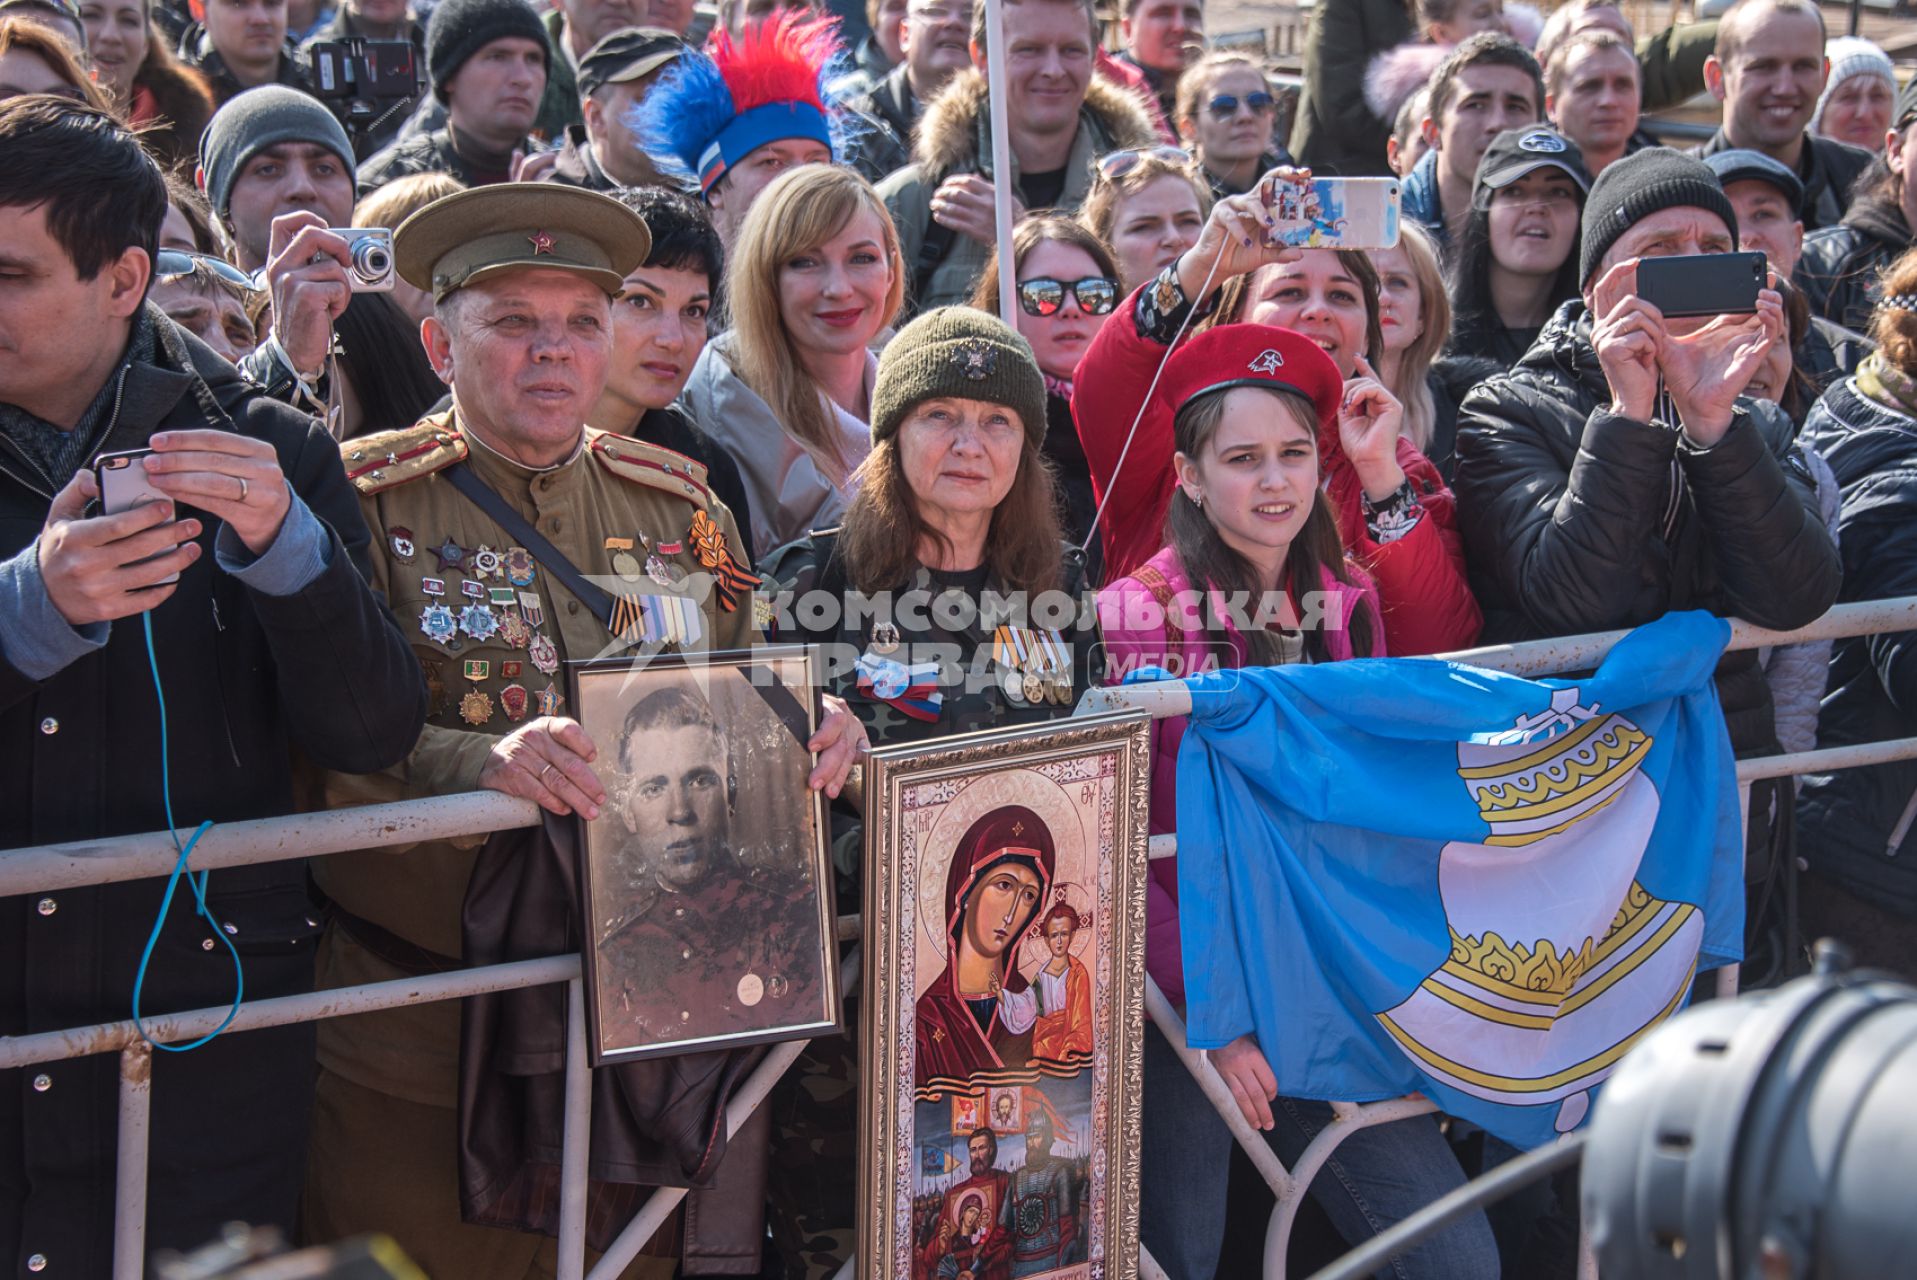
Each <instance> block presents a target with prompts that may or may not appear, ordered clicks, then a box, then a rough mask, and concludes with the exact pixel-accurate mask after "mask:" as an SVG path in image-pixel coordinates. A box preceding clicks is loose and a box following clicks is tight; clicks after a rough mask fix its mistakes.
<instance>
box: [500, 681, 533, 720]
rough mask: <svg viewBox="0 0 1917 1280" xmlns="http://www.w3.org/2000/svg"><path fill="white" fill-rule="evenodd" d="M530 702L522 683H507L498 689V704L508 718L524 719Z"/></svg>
mask: <svg viewBox="0 0 1917 1280" xmlns="http://www.w3.org/2000/svg"><path fill="white" fill-rule="evenodd" d="M531 702H532V699H531V697H530V695H528V694H527V692H526V689H525V686H523V685H517V684H509V685H507V686H506V687H505V688H504V689H501V690H500V691H499V706H500V709H501V710H503V711H504V712H505V713H506V718H507V719H508V720H515V721H517V720H524V719H525V718H526V711H527V708H528V707H529V706H530V705H531Z"/></svg>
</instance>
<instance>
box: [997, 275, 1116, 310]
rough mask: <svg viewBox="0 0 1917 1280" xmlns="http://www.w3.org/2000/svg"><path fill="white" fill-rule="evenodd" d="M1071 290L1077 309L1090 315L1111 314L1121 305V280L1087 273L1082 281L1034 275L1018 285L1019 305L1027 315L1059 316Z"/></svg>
mask: <svg viewBox="0 0 1917 1280" xmlns="http://www.w3.org/2000/svg"><path fill="white" fill-rule="evenodd" d="M1067 293H1070V294H1071V295H1072V297H1073V298H1074V299H1076V300H1077V302H1078V309H1079V310H1080V311H1083V312H1084V313H1085V314H1086V315H1088V316H1104V315H1110V314H1111V312H1112V308H1113V307H1116V306H1117V305H1118V281H1116V280H1114V279H1112V278H1111V277H1110V276H1086V277H1085V278H1084V279H1082V280H1054V279H1053V278H1052V277H1050V276H1034V277H1033V278H1032V279H1030V280H1022V281H1020V282H1019V286H1018V305H1019V307H1020V308H1021V309H1023V310H1024V312H1025V314H1026V315H1028V316H1051V315H1057V314H1058V309H1059V308H1060V307H1062V306H1064V305H1065V295H1066V294H1067Z"/></svg>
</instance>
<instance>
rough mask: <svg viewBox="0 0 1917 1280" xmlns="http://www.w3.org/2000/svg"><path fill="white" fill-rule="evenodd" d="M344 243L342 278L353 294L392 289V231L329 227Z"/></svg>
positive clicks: (381, 228)
mask: <svg viewBox="0 0 1917 1280" xmlns="http://www.w3.org/2000/svg"><path fill="white" fill-rule="evenodd" d="M330 230H331V231H332V232H333V234H334V235H336V236H338V237H339V238H340V239H342V240H344V241H345V242H346V264H347V265H346V280H347V283H348V284H349V285H350V286H351V287H352V290H353V292H354V293H391V292H392V291H393V280H394V275H393V233H392V231H391V230H389V229H388V228H386V227H333V228H330Z"/></svg>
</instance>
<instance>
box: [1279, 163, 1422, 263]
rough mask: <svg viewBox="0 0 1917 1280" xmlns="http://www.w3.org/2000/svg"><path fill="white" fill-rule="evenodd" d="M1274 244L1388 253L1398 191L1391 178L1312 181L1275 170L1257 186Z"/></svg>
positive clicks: (1400, 194) (1395, 231) (1399, 199)
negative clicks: (1273, 227) (1271, 226)
mask: <svg viewBox="0 0 1917 1280" xmlns="http://www.w3.org/2000/svg"><path fill="white" fill-rule="evenodd" d="M1259 190H1260V191H1261V192H1262V193H1263V195H1264V199H1265V204H1266V207H1267V208H1268V209H1269V210H1270V211H1271V215H1272V220H1273V222H1274V223H1275V224H1276V230H1277V234H1278V237H1279V239H1280V240H1281V241H1282V242H1283V243H1285V244H1287V245H1289V246H1291V247H1292V248H1296V249H1390V248H1394V247H1396V245H1397V243H1398V225H1399V219H1400V217H1401V216H1402V206H1403V200H1404V195H1403V189H1402V188H1401V186H1400V185H1399V182H1398V179H1396V178H1314V177H1311V176H1310V174H1309V172H1299V171H1292V172H1290V173H1287V172H1286V171H1283V170H1275V171H1274V172H1273V173H1272V174H1271V175H1270V176H1269V177H1268V178H1267V179H1266V181H1265V182H1262V183H1260V184H1259Z"/></svg>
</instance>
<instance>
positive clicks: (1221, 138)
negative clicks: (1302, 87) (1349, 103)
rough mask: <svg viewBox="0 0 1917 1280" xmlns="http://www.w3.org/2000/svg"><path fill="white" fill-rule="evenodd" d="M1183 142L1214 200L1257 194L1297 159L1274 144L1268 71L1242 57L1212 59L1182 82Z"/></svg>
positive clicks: (1195, 66) (1228, 55) (1275, 115)
mask: <svg viewBox="0 0 1917 1280" xmlns="http://www.w3.org/2000/svg"><path fill="white" fill-rule="evenodd" d="M1177 115H1178V136H1179V137H1180V138H1182V139H1183V140H1184V143H1185V146H1186V147H1187V148H1188V149H1189V150H1190V151H1191V154H1192V156H1193V158H1194V159H1196V160H1197V161H1198V164H1199V167H1200V168H1201V169H1203V170H1204V174H1205V180H1206V181H1207V182H1209V183H1210V184H1211V191H1212V195H1213V196H1215V197H1216V198H1218V199H1221V200H1222V199H1224V198H1225V197H1226V196H1235V195H1239V194H1241V193H1243V192H1246V191H1249V190H1251V186H1252V184H1253V183H1254V182H1257V181H1258V179H1259V177H1260V176H1261V175H1263V174H1265V173H1269V172H1270V171H1271V170H1273V169H1275V168H1277V167H1278V166H1279V165H1281V164H1290V163H1291V157H1290V155H1289V154H1288V153H1286V151H1285V149H1284V148H1283V147H1282V146H1280V145H1278V144H1277V143H1276V142H1274V140H1273V137H1272V135H1273V132H1274V130H1275V128H1276V126H1277V123H1278V100H1277V99H1276V98H1275V97H1273V96H1272V92H1271V81H1270V79H1268V78H1267V77H1266V75H1265V72H1264V69H1263V68H1262V67H1260V66H1259V65H1258V64H1257V63H1256V62H1253V61H1252V60H1251V59H1250V58H1248V57H1246V56H1245V55H1244V54H1242V53H1229V52H1224V53H1208V54H1206V55H1205V56H1204V57H1202V58H1200V59H1199V60H1198V61H1197V62H1196V63H1194V64H1193V65H1192V67H1191V68H1190V69H1189V70H1188V71H1186V72H1185V74H1184V75H1183V76H1180V77H1179V80H1178V111H1177Z"/></svg>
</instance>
